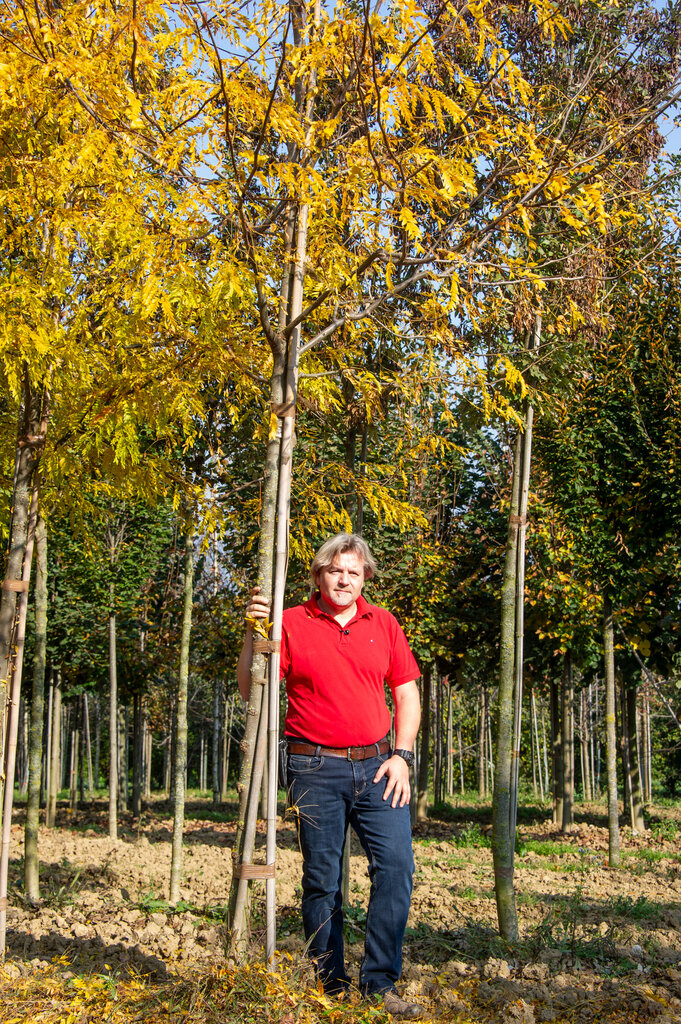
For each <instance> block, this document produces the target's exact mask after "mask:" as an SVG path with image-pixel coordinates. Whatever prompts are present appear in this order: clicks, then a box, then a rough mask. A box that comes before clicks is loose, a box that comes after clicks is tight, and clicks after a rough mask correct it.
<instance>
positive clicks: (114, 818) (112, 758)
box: [109, 556, 118, 842]
mask: <svg viewBox="0 0 681 1024" xmlns="http://www.w3.org/2000/svg"><path fill="white" fill-rule="evenodd" d="M112 557H113V556H112ZM109 601H110V607H109V839H112V840H113V841H114V842H115V841H116V840H117V839H118V675H117V670H116V611H115V605H114V584H113V582H112V583H111V585H110V588H109Z"/></svg>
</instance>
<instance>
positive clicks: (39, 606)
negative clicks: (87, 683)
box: [24, 515, 47, 902]
mask: <svg viewBox="0 0 681 1024" xmlns="http://www.w3.org/2000/svg"><path fill="white" fill-rule="evenodd" d="M35 553H36V571H35V583H34V587H33V600H34V605H35V651H34V655H33V695H32V701H31V741H30V752H29V768H28V797H27V801H26V826H25V829H24V888H25V889H26V896H27V897H28V899H29V900H30V901H31V902H35V901H37V900H39V899H40V861H39V858H38V826H39V821H40V782H41V768H42V762H43V713H44V707H45V664H46V659H47V531H46V529H45V521H44V519H43V517H42V516H41V515H38V521H37V523H36V530H35Z"/></svg>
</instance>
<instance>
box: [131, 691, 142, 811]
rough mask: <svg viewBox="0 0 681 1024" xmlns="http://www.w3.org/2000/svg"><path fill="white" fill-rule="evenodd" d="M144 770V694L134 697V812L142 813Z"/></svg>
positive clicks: (137, 694)
mask: <svg viewBox="0 0 681 1024" xmlns="http://www.w3.org/2000/svg"><path fill="white" fill-rule="evenodd" d="M143 772H144V732H143V729H142V694H141V693H136V694H135V695H134V697H133V699H132V813H133V817H135V818H139V816H140V814H141V813H142V774H143Z"/></svg>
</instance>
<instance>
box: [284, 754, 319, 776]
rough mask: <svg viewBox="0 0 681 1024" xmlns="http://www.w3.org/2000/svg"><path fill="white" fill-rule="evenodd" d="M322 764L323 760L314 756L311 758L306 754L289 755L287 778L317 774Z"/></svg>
mask: <svg viewBox="0 0 681 1024" xmlns="http://www.w3.org/2000/svg"><path fill="white" fill-rule="evenodd" d="M323 764H324V758H323V757H318V756H317V755H316V754H313V755H312V756H308V755H307V754H289V756H288V774H289V776H291V775H309V774H310V773H311V772H318V771H319V769H320V768H321V766H322V765H323Z"/></svg>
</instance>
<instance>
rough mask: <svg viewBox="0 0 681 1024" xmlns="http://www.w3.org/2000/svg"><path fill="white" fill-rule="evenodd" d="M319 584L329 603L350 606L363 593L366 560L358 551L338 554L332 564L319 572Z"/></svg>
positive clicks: (343, 606)
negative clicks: (364, 560)
mask: <svg viewBox="0 0 681 1024" xmlns="http://www.w3.org/2000/svg"><path fill="white" fill-rule="evenodd" d="M317 585H318V586H319V590H320V593H321V595H322V597H323V598H324V600H325V601H326V603H327V604H329V605H331V606H332V607H333V608H349V607H350V606H351V605H352V604H354V602H355V601H356V600H357V598H358V597H359V595H360V594H361V593H362V587H363V586H364V562H363V561H362V558H361V556H360V555H359V554H358V553H357V552H356V551H344V552H343V554H341V555H336V557H335V558H334V560H333V562H332V563H331V565H327V567H326V568H325V569H322V570H321V571H320V572H319V573H318V574H317Z"/></svg>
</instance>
